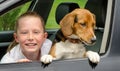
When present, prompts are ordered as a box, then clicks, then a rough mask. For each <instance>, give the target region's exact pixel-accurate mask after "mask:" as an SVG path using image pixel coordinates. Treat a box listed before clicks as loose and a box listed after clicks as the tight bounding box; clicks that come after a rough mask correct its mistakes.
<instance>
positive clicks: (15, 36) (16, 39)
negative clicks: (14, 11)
mask: <svg viewBox="0 0 120 71" xmlns="http://www.w3.org/2000/svg"><path fill="white" fill-rule="evenodd" d="M14 39H15V41H16V42H19V41H18V38H17V34H16V33H14Z"/></svg>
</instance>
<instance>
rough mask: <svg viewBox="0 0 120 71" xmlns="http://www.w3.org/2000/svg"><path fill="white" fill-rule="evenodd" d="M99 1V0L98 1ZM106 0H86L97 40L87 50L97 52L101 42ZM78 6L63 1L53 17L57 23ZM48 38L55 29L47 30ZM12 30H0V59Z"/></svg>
mask: <svg viewBox="0 0 120 71" xmlns="http://www.w3.org/2000/svg"><path fill="white" fill-rule="evenodd" d="M98 1H99V2H98ZM107 1H108V0H88V1H87V3H86V5H85V8H86V9H88V10H90V11H91V12H92V13H94V14H95V16H96V29H95V34H96V37H97V42H96V44H95V45H94V46H90V47H86V48H87V49H89V50H93V51H97V52H99V50H100V47H101V42H102V37H103V33H104V28H105V27H104V26H105V19H106V10H107ZM75 8H79V5H78V4H77V3H74V2H64V3H60V4H59V5H58V7H57V9H56V13H55V19H56V22H57V23H58V24H59V22H60V20H61V19H62V18H63V17H64V16H65V15H66V14H67V13H69V12H71V11H72V10H74V9H75ZM47 32H48V38H49V39H50V40H53V39H54V37H55V35H56V32H57V31H53V32H50V31H47ZM13 33H14V31H3V32H0V59H1V58H2V56H3V55H4V54H5V53H6V50H7V48H8V46H9V44H10V43H11V42H12V41H13V40H14V38H13Z"/></svg>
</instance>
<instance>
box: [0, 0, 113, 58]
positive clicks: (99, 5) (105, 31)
mask: <svg viewBox="0 0 120 71" xmlns="http://www.w3.org/2000/svg"><path fill="white" fill-rule="evenodd" d="M34 1H35V2H34V3H32V1H30V2H27V3H25V4H23V5H21V6H19V7H17V8H14V9H12V10H10V11H8V12H7V13H5V14H3V15H1V16H0V32H2V31H3V32H4V31H10V30H13V29H14V24H15V20H16V18H17V17H18V16H20V15H21V14H22V13H24V12H26V11H27V10H31V11H36V12H38V13H39V14H40V15H41V16H42V17H43V18H44V20H45V24H46V25H45V28H46V30H47V32H48V34H49V37H48V38H49V39H52V40H53V39H54V37H55V35H56V34H55V33H56V32H57V30H59V29H60V26H59V22H60V20H61V19H62V18H63V17H64V15H65V14H67V13H69V12H70V11H72V10H74V9H75V8H78V7H79V8H85V9H88V10H90V11H91V12H92V13H93V14H95V17H96V29H95V35H96V37H97V42H96V44H95V45H93V46H85V47H86V48H87V50H92V51H96V52H98V53H99V54H105V53H106V51H107V49H108V46H107V41H108V37H109V30H110V24H111V23H110V16H111V9H112V1H109V0H51V1H48V0H43V1H41V0H34ZM108 2H109V3H108ZM49 3H50V4H49ZM46 4H47V5H48V6H49V7H48V6H47V5H46ZM31 5H32V6H31ZM30 6H31V8H30ZM108 11H109V12H108ZM11 17H12V18H11ZM0 39H2V38H1V37H0ZM0 43H3V42H1V41H0ZM0 47H2V46H0ZM2 56H3V55H2Z"/></svg>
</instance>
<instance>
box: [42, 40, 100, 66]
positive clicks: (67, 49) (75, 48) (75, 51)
mask: <svg viewBox="0 0 120 71" xmlns="http://www.w3.org/2000/svg"><path fill="white" fill-rule="evenodd" d="M83 53H85V47H84V45H83V44H81V42H79V44H77V43H76V44H75V43H71V42H70V41H69V40H66V41H65V42H62V41H60V42H59V43H56V57H55V58H53V57H52V56H51V55H44V56H42V57H41V62H44V63H45V64H47V63H51V62H52V60H58V59H62V58H63V59H69V58H84V57H83V56H84V54H83ZM86 57H88V58H89V59H90V61H92V62H93V63H98V62H99V61H100V56H99V55H98V53H96V52H93V51H87V52H86Z"/></svg>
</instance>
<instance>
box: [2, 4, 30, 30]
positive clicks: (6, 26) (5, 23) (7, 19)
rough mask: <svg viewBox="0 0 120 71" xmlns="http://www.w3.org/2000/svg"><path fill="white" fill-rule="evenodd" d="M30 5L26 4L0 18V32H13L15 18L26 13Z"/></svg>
mask: <svg viewBox="0 0 120 71" xmlns="http://www.w3.org/2000/svg"><path fill="white" fill-rule="evenodd" d="M30 4H31V2H28V3H26V4H25V5H21V6H19V7H17V8H15V9H13V10H11V11H10V12H7V13H5V14H3V15H2V16H0V31H4V30H13V29H14V24H15V20H16V18H17V17H18V16H20V15H21V14H22V13H24V12H26V11H27V10H28V8H29V5H30Z"/></svg>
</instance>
